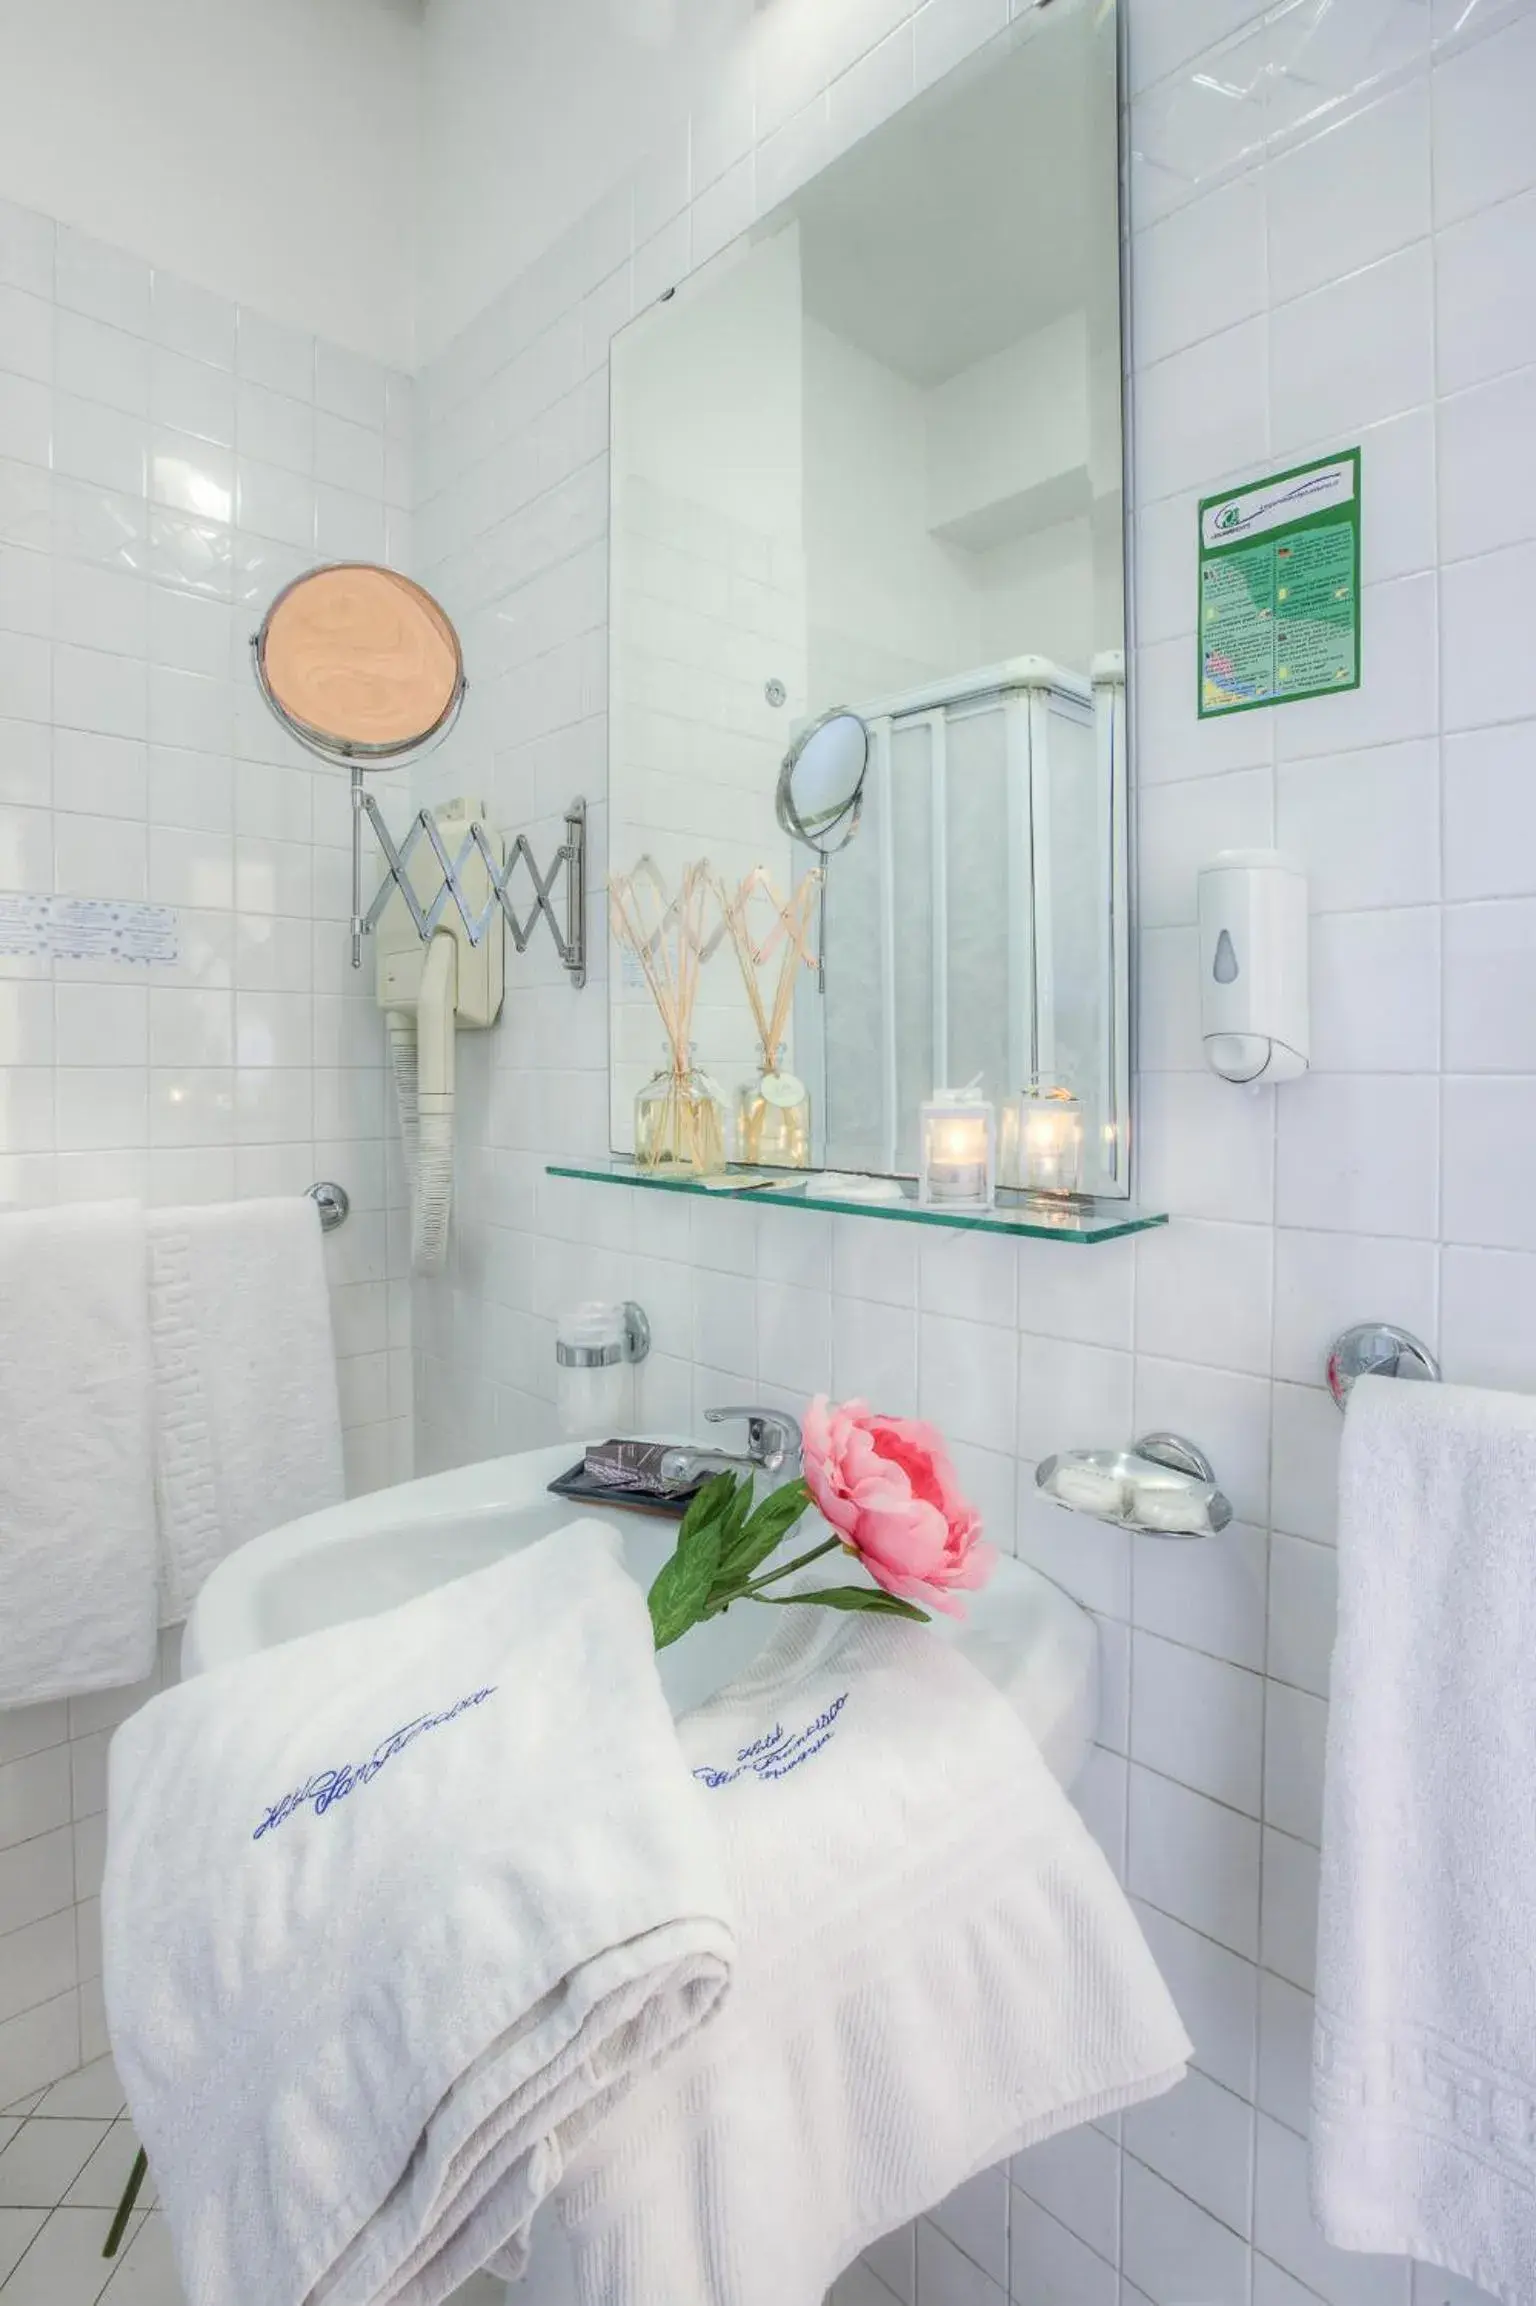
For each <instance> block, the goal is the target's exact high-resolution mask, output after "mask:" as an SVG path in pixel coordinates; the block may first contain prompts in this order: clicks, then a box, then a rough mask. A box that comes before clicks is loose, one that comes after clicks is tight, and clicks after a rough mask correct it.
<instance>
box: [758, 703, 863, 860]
mask: <svg viewBox="0 0 1536 2306" xmlns="http://www.w3.org/2000/svg"><path fill="white" fill-rule="evenodd" d="M868 767H869V730H868V729H867V728H866V727H865V725H864V723H863V721H861V720H860V718H859V716H858V714H857V713H855V712H852V711H850V710H849V708H848V707H847V706H846V705H836V706H834V707H833V709H832V711H831V712H830V713H823V714H822V716H821V719H820V720H819V721H812V723H811V725H810V727H809V728H808V729H802V730H801V732H800V734H799V736H798V737H796V739H795V741H794V743H793V744H792V745H791V746H790V748H789V751H788V752H787V753H786V754H785V755H784V761H783V765H782V767H781V768H780V770H779V789H778V794H777V797H776V801H775V806H776V808H777V811H778V818H779V823H780V824H781V825H782V826H783V828H784V830H785V832H786V833H790V834H792V835H793V836H794V838H795V839H796V840H797V841H804V842H805V844H806V846H807V847H808V848H812V849H816V850H818V851H819V852H820V854H821V855H822V856H824V857H830V856H835V855H836V853H837V851H838V850H839V849H846V848H847V846H848V843H849V842H850V841H851V840H852V839H853V836H854V834H855V833H856V832H857V831H858V829H859V818H860V815H861V814H862V811H863V806H864V778H865V774H866V772H867V770H868Z"/></svg>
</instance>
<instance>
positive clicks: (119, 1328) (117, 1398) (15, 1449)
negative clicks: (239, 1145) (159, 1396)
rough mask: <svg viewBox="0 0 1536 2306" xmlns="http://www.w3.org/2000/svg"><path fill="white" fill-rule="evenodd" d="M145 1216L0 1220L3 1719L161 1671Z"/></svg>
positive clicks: (101, 1209)
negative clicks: (11, 1710)
mask: <svg viewBox="0 0 1536 2306" xmlns="http://www.w3.org/2000/svg"><path fill="white" fill-rule="evenodd" d="M144 1274H145V1251H144V1215H143V1211H142V1210H141V1209H139V1208H138V1207H137V1206H136V1204H134V1203H133V1202H128V1201H124V1202H104V1203H101V1204H97V1205H82V1206H78V1207H74V1208H66V1209H39V1210H27V1211H21V1212H17V1213H14V1214H12V1215H8V1216H4V1217H0V1706H14V1705H34V1704H38V1703H40V1702H41V1701H42V1700H43V1699H45V1698H56V1697H67V1696H71V1695H73V1694H76V1693H78V1692H81V1691H85V1690H94V1689H114V1688H119V1687H121V1686H122V1685H123V1684H125V1683H127V1682H135V1681H142V1680H143V1679H144V1677H145V1675H146V1674H148V1673H149V1672H150V1670H151V1669H152V1667H153V1665H154V1662H155V1606H154V1597H155V1492H154V1476H153V1456H152V1437H151V1428H150V1414H149V1326H148V1319H147V1309H146V1302H145V1288H144Z"/></svg>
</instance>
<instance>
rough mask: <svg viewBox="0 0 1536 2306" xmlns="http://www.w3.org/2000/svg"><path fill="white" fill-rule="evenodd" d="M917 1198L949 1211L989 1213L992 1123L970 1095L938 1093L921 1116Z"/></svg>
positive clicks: (986, 1107) (993, 1160) (980, 1101)
mask: <svg viewBox="0 0 1536 2306" xmlns="http://www.w3.org/2000/svg"><path fill="white" fill-rule="evenodd" d="M922 1145H923V1168H922V1177H921V1180H920V1184H919V1197H920V1198H921V1199H922V1200H923V1201H926V1202H929V1203H930V1204H933V1205H935V1206H939V1207H944V1208H950V1209H989V1208H990V1207H991V1205H992V1188H993V1182H994V1175H995V1164H996V1117H995V1115H994V1113H993V1109H992V1107H991V1106H990V1105H989V1104H988V1103H986V1101H985V1100H984V1099H980V1098H975V1097H973V1096H971V1094H970V1093H969V1092H968V1091H964V1090H960V1091H957V1090H953V1089H939V1090H936V1091H935V1092H934V1097H933V1102H932V1103H931V1104H928V1105H925V1106H924V1107H923V1112H922Z"/></svg>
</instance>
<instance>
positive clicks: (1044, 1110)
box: [1002, 1084, 1083, 1193]
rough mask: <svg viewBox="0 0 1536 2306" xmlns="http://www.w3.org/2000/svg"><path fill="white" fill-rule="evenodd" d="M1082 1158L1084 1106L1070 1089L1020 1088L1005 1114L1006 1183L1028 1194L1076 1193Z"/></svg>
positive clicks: (1003, 1160) (1004, 1152)
mask: <svg viewBox="0 0 1536 2306" xmlns="http://www.w3.org/2000/svg"><path fill="white" fill-rule="evenodd" d="M1082 1161H1083V1114H1082V1107H1081V1106H1080V1105H1079V1104H1078V1102H1077V1099H1076V1098H1075V1097H1074V1096H1073V1095H1072V1092H1071V1090H1070V1089H1044V1088H1041V1087H1039V1086H1038V1084H1032V1085H1031V1086H1030V1087H1029V1088H1028V1089H1021V1090H1020V1091H1019V1094H1018V1096H1017V1097H1015V1098H1013V1099H1012V1100H1011V1101H1010V1103H1009V1105H1008V1107H1007V1109H1006V1112H1005V1115H1004V1127H1003V1159H1002V1176H1003V1183H1004V1184H1005V1185H1017V1186H1019V1187H1020V1188H1021V1189H1022V1190H1023V1191H1024V1192H1026V1193H1075V1192H1076V1191H1077V1189H1078V1185H1079V1182H1080V1180H1081V1177H1082Z"/></svg>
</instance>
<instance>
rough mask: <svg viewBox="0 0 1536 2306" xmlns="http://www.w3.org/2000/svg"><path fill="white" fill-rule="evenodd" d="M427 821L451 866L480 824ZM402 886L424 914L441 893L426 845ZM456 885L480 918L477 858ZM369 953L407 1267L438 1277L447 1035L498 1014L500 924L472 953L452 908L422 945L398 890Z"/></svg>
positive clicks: (450, 815)
mask: <svg viewBox="0 0 1536 2306" xmlns="http://www.w3.org/2000/svg"><path fill="white" fill-rule="evenodd" d="M432 813H433V816H434V817H435V818H436V820H437V826H438V830H439V832H440V833H441V834H442V838H443V846H444V848H445V849H446V850H447V851H448V854H449V856H450V857H457V856H458V853H459V850H460V849H461V848H462V846H463V844H464V840H465V837H466V835H467V834H468V832H469V828H470V826H471V824H472V823H473V822H474V821H475V820H476V819H477V818H478V819H480V820H481V822H483V821H484V810H483V809H482V807H481V806H480V804H479V803H478V802H475V801H467V800H459V801H447V802H444V803H443V804H442V805H441V806H440V807H439V808H436V809H434V810H433V812H432ZM491 845H492V848H493V849H494V850H495V853H496V860H497V865H498V868H499V866H500V863H501V848H500V843H499V842H497V841H495V840H494V839H493V841H492V844H491ZM410 878H411V886H412V888H413V889H414V890H415V892H416V896H417V898H418V900H419V902H420V903H421V905H422V906H423V908H425V907H426V906H428V905H429V904H430V903H431V902H432V899H433V898H434V897H435V896H436V894H437V891H438V890H439V888H440V887H441V886H442V870H441V868H440V866H439V865H438V862H437V859H436V857H435V856H434V855H433V853H432V851H431V849H430V848H429V847H428V846H427V844H426V843H425V842H421V843H419V844H418V846H417V848H416V850H415V852H414V854H413V855H412V858H411V864H410ZM459 880H460V883H461V885H462V886H463V889H464V898H465V902H466V904H467V905H468V907H469V909H470V911H471V913H473V914H475V915H476V916H477V917H478V915H479V914H480V913H481V912H482V911H483V910H484V908H485V906H486V904H487V902H488V901H489V898H490V894H491V884H490V876H489V874H488V873H487V871H486V869H485V865H484V862H483V860H482V859H481V857H480V855H479V852H478V851H474V852H472V853H471V855H470V857H469V859H468V861H467V863H465V864H464V865H463V866H462V867H461V868H460V870H459ZM374 947H375V958H376V964H377V978H376V984H377V992H378V1002H379V1007H380V1008H381V1009H382V1010H383V1011H384V1012H385V1015H386V1018H387V1019H388V1025H389V1054H390V1063H391V1066H392V1067H393V1070H394V1076H395V1093H396V1097H397V1100H398V1103H399V1107H400V1133H401V1136H402V1137H403V1138H404V1141H405V1166H406V1174H407V1176H408V1178H409V1180H410V1189H411V1264H412V1266H413V1267H414V1269H415V1271H416V1272H418V1273H436V1272H439V1271H441V1269H442V1265H443V1261H444V1259H445V1257H446V1255H447V1250H448V1220H449V1217H450V1215H451V1213H452V1209H453V1088H454V1034H455V1031H456V1030H457V1029H458V1028H459V1027H461V1026H462V1027H468V1028H470V1029H471V1030H480V1029H483V1028H484V1027H485V1026H487V1025H494V1024H495V1022H496V1019H497V1017H498V1016H499V1015H500V1013H501V1001H502V989H503V980H504V967H505V951H506V920H505V917H504V915H503V913H502V911H501V908H500V906H499V905H498V906H496V907H494V908H493V910H492V914H491V919H490V921H489V923H488V924H487V927H486V930H485V934H484V935H483V936H482V938H481V939H480V942H479V944H478V945H472V944H471V943H470V941H469V936H468V933H467V931H466V930H465V927H464V922H463V919H462V917H461V915H460V913H459V910H458V907H457V906H456V905H454V904H452V903H451V902H450V903H449V904H448V905H446V906H445V907H444V909H443V914H442V918H441V920H440V921H439V922H438V925H437V928H436V930H435V931H434V933H433V935H432V937H431V939H430V941H429V942H427V943H426V944H423V942H422V939H421V936H420V933H419V931H418V930H417V927H416V923H415V922H414V921H413V920H412V918H411V915H410V910H409V908H408V907H407V905H406V902H405V899H404V898H403V897H402V896H401V895H400V894H399V892H398V890H397V891H396V893H395V894H394V896H392V897H391V899H390V901H389V903H388V904H387V905H386V906H385V908H384V911H383V912H382V914H381V915H380V916H379V922H378V927H377V928H376V930H375V931H374Z"/></svg>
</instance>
